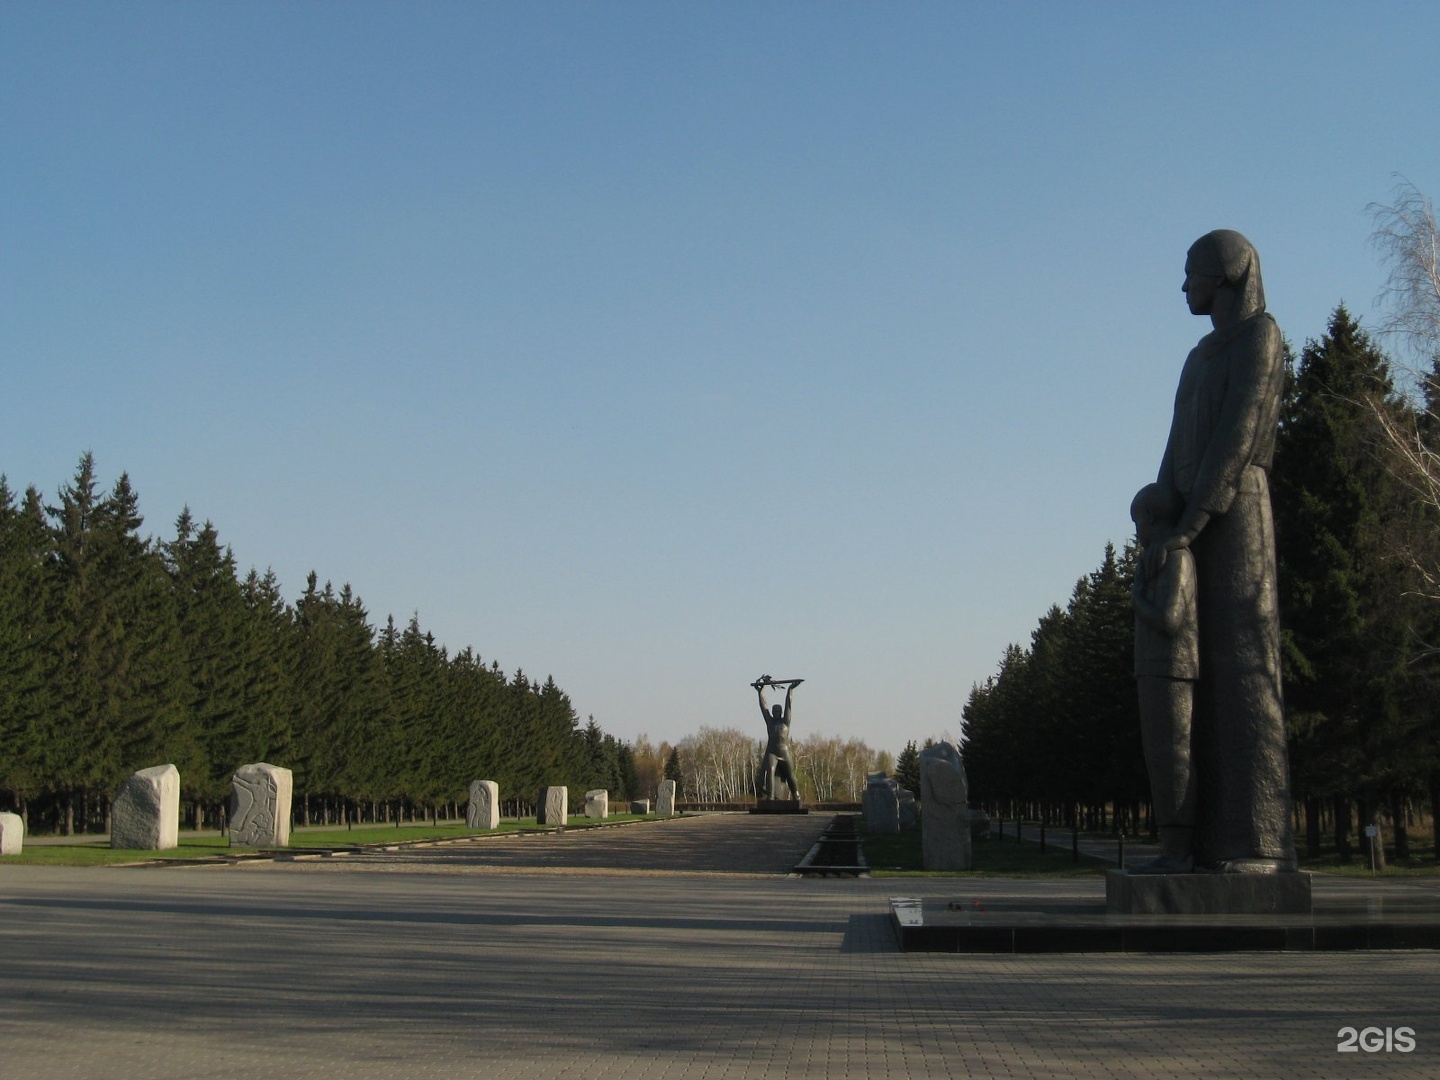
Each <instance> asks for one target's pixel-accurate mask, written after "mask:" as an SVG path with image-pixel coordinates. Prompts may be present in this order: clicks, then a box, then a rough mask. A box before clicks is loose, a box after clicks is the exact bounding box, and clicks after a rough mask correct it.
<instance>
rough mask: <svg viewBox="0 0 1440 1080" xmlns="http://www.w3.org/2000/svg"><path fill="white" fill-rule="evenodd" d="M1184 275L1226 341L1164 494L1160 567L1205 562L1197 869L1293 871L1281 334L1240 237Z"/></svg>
mask: <svg viewBox="0 0 1440 1080" xmlns="http://www.w3.org/2000/svg"><path fill="white" fill-rule="evenodd" d="M1185 273H1186V278H1185V286H1184V290H1185V294H1186V297H1187V300H1188V302H1189V305H1190V310H1191V312H1193V313H1194V314H1196V315H1209V316H1210V317H1211V321H1212V323H1213V325H1214V330H1213V331H1212V332H1211V333H1209V334H1207V335H1206V336H1205V337H1203V338H1201V339H1200V342H1199V344H1197V345H1196V346H1195V348H1194V349H1193V350H1191V352H1190V355H1189V356H1188V357H1187V358H1186V360H1185V367H1184V370H1183V371H1182V372H1181V375H1180V386H1179V389H1178V390H1177V391H1176V394H1175V415H1174V419H1173V421H1172V423H1171V427H1170V439H1169V442H1168V443H1167V445H1166V447H1165V456H1164V459H1163V460H1162V462H1161V464H1160V475H1159V483H1160V484H1161V485H1162V486H1166V487H1169V488H1170V489H1172V490H1173V491H1174V492H1175V493H1176V494H1177V495H1178V496H1179V497H1180V500H1181V503H1182V505H1183V506H1184V512H1183V513H1182V514H1181V517H1180V520H1179V522H1178V523H1177V524H1176V526H1175V531H1174V532H1173V533H1172V534H1171V536H1170V538H1169V539H1168V540H1167V541H1166V543H1165V544H1164V545H1163V546H1161V545H1156V546H1155V550H1154V551H1153V553H1152V552H1147V558H1150V559H1155V560H1157V561H1158V563H1159V564H1163V561H1164V559H1165V556H1166V552H1167V551H1173V550H1175V549H1176V548H1178V547H1184V546H1188V547H1189V548H1190V551H1191V553H1192V554H1193V556H1194V559H1195V574H1196V579H1197V583H1198V586H1199V593H1198V617H1199V628H1200V634H1199V638H1200V668H1199V672H1200V678H1199V681H1198V683H1197V684H1196V688H1195V709H1194V722H1193V731H1192V748H1191V753H1192V758H1193V762H1194V768H1195V777H1196V785H1197V806H1196V832H1195V862H1196V865H1197V866H1204V867H1208V868H1211V869H1218V870H1223V871H1229V872H1272V871H1276V870H1292V869H1294V867H1295V852H1294V841H1293V838H1292V835H1291V828H1290V781H1289V763H1288V759H1287V752H1286V744H1285V713H1284V706H1283V702H1282V698H1281V688H1280V623H1279V604H1278V598H1277V593H1276V580H1275V578H1276V575H1275V532H1274V524H1273V520H1272V517H1271V510H1270V488H1269V480H1268V474H1269V469H1270V463H1271V460H1272V458H1273V456H1274V450H1275V429H1276V424H1277V421H1278V417H1279V411H1280V397H1281V393H1282V391H1283V389H1284V379H1285V370H1284V360H1283V357H1282V353H1281V339H1280V330H1279V328H1278V327H1277V326H1276V325H1275V320H1274V319H1272V318H1271V317H1270V316H1269V315H1268V314H1266V313H1265V292H1264V287H1263V285H1262V283H1261V279H1260V259H1259V256H1258V255H1257V254H1256V252H1255V248H1254V247H1253V246H1252V245H1251V244H1250V242H1249V241H1248V240H1246V239H1245V237H1243V236H1241V235H1240V234H1239V233H1237V232H1232V231H1230V230H1228V229H1222V230H1217V231H1216V232H1212V233H1207V234H1206V235H1205V236H1202V237H1201V238H1200V239H1199V240H1197V241H1196V242H1195V244H1194V245H1193V246H1192V247H1191V248H1190V252H1189V257H1188V258H1187V259H1186V263H1185ZM1156 568H1157V569H1158V566H1157V567H1156Z"/></svg>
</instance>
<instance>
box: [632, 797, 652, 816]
mask: <svg viewBox="0 0 1440 1080" xmlns="http://www.w3.org/2000/svg"><path fill="white" fill-rule="evenodd" d="M630 812H631V813H632V814H648V813H650V800H649V799H631V800H630Z"/></svg>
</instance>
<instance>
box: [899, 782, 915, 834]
mask: <svg viewBox="0 0 1440 1080" xmlns="http://www.w3.org/2000/svg"><path fill="white" fill-rule="evenodd" d="M898 794H899V796H900V831H901V832H909V831H910V830H912V829H914V828H915V826H916V825H919V824H920V809H919V807H918V806H916V804H915V793H914V792H913V791H911V790H910V789H909V788H908V787H902V788H901V789H900V791H899V793H898Z"/></svg>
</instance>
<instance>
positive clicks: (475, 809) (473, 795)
mask: <svg viewBox="0 0 1440 1080" xmlns="http://www.w3.org/2000/svg"><path fill="white" fill-rule="evenodd" d="M465 825H466V827H467V828H471V829H498V828H499V827H500V785H499V784H497V783H496V782H495V781H494V780H472V781H470V802H469V804H468V805H467V806H466V807H465Z"/></svg>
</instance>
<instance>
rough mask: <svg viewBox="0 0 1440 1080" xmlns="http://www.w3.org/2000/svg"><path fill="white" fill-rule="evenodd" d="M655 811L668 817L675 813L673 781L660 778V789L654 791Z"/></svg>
mask: <svg viewBox="0 0 1440 1080" xmlns="http://www.w3.org/2000/svg"><path fill="white" fill-rule="evenodd" d="M655 813H657V814H664V815H665V816H666V817H670V816H671V815H672V814H674V813H675V781H674V780H661V781H660V790H659V791H658V792H656V797H655Z"/></svg>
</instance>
